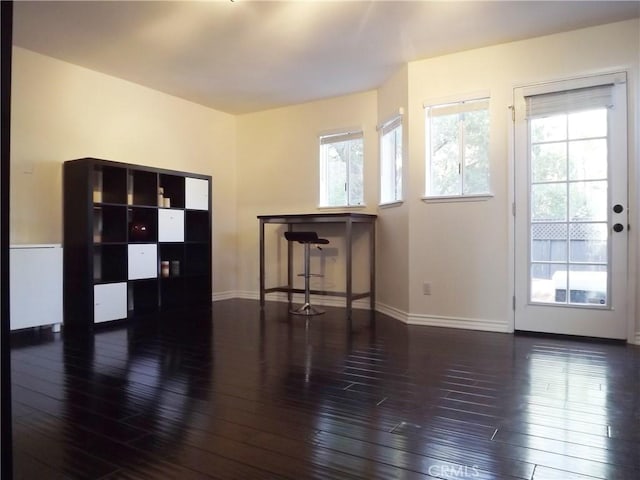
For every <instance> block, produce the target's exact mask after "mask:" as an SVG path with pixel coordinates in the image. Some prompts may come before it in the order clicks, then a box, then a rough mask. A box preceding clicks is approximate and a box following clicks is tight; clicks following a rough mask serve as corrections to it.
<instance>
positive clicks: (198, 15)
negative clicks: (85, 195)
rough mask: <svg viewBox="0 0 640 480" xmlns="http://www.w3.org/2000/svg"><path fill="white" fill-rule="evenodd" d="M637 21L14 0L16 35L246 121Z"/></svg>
mask: <svg viewBox="0 0 640 480" xmlns="http://www.w3.org/2000/svg"><path fill="white" fill-rule="evenodd" d="M638 16H640V1H542V2H539V1H533V2H531V1H494V2H486V1H464V2H462V1H426V0H425V1H302V0H298V1H277V2H267V1H248V0H235V1H233V2H232V1H230V0H220V1H205V2H191V1H177V2H159V1H137V2H124V1H106V2H96V1H70V2H57V1H44V2H35V1H18V2H16V3H15V5H14V32H13V34H14V44H15V45H18V46H20V47H23V48H26V49H29V50H33V51H36V52H40V53H43V54H45V55H49V56H51V57H55V58H59V59H61V60H65V61H67V62H71V63H74V64H77V65H81V66H83V67H86V68H89V69H92V70H96V71H99V72H103V73H106V74H109V75H113V76H116V77H120V78H122V79H126V80H129V81H132V82H135V83H138V84H141V85H145V86H148V87H150V88H153V89H156V90H159V91H162V92H166V93H168V94H171V95H175V96H178V97H181V98H185V99H188V100H191V101H194V102H197V103H200V104H203V105H206V106H209V107H212V108H215V109H217V110H221V111H226V112H229V113H245V112H252V111H258V110H264V109H267V108H273V107H278V106H283V105H289V104H295V103H303V102H307V101H312V100H317V99H320V98H327V97H333V96H338V95H344V94H349V93H354V92H360V91H365V90H369V89H372V88H376V87H378V86H380V85H381V84H382V83H383V82H384V81H385V80H386V79H388V78H389V76H391V75H392V74H393V73H395V72H396V71H397V70H398V69H399V68H400V66H401V65H402V64H404V63H406V62H409V61H412V60H417V59H422V58H428V57H433V56H438V55H443V54H448V53H452V52H457V51H462V50H467V49H471V48H476V47H482V46H488V45H493V44H498V43H504V42H509V41H513V40H520V39H524V38H530V37H535V36H540V35H546V34H550V33H555V32H561V31H568V30H573V29H577V28H582V27H587V26H592V25H596V24H603V23H610V22H614V21H619V20H624V19H629V18H634V17H638ZM639 41H640V39H639Z"/></svg>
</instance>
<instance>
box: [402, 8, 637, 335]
mask: <svg viewBox="0 0 640 480" xmlns="http://www.w3.org/2000/svg"><path fill="white" fill-rule="evenodd" d="M639 58H640V29H639V22H638V20H631V21H626V22H620V23H616V24H611V25H604V26H599V27H594V28H588V29H584V30H578V31H573V32H568V33H563V34H558V35H552V36H547V37H541V38H537V39H532V40H526V41H521V42H514V43H509V44H504V45H499V46H495V47H489V48H482V49H477V50H472V51H467V52H464V53H459V54H454V55H447V56H444V57H439V58H434V59H429V60H424V61H419V62H413V63H411V64H409V157H410V159H411V160H410V165H411V167H410V172H409V194H408V197H407V198H408V199H409V202H410V205H409V210H410V214H409V225H410V234H409V237H410V240H409V249H410V258H409V265H410V267H409V269H410V273H409V284H410V288H409V296H410V300H409V304H410V306H409V309H410V312H411V315H410V321H412V322H415V323H429V324H442V325H451V326H467V327H469V328H487V329H494V330H504V331H508V330H511V329H512V328H513V312H512V310H511V296H512V291H513V274H512V269H513V264H512V259H511V258H510V248H511V242H512V241H513V239H512V216H511V212H510V204H511V201H512V178H511V176H512V175H513V168H512V164H511V163H510V162H511V161H512V159H511V153H510V149H509V142H510V137H509V132H510V130H511V125H512V124H511V120H510V113H509V110H508V106H509V105H511V103H512V92H513V87H514V86H517V85H525V84H531V83H536V82H541V81H550V80H556V79H564V78H572V77H576V76H581V75H588V74H594V73H599V72H606V71H616V70H620V69H628V70H629V73H630V75H629V83H628V89H629V107H630V109H629V119H630V123H629V132H630V152H629V153H630V157H629V160H630V162H629V163H630V172H629V173H630V176H629V178H634V179H636V180H637V179H638V174H637V170H638V150H637V142H638V133H637V128H638V124H637V105H638V100H637V94H638V63H639ZM477 91H489V92H490V94H491V112H490V113H491V139H490V151H491V174H492V177H491V185H492V189H493V193H494V197H493V198H492V199H490V200H487V201H480V202H471V203H438V204H426V203H424V202H423V201H421V200H420V197H421V195H423V192H424V175H425V170H424V161H421V159H424V149H425V144H424V113H423V108H422V105H423V102H424V101H429V100H433V99H438V98H443V97H448V96H451V95H460V94H464V93H471V92H477ZM637 195H638V182H637V181H636V182H635V183H633V182H632V184H631V185H630V204H629V207H630V211H632V212H636V213H634V216H635V218H634V220H635V221H636V223H637V221H638V219H639V218H638V213H637V210H638V209H637V208H635V206H636V205H637V204H638V200H637V198H638V197H637ZM636 231H637V229H632V231H631V237H632V238H631V245H632V250H633V251H632V252H631V254H632V256H631V258H632V259H633V260H632V261H633V262H634V263H633V266H632V269H631V270H632V271H633V272H634V277H633V278H632V279H631V281H632V287H633V288H635V285H636V284H637V283H638V278H637V275H638V273H637V272H638V269H637V256H636V253H635V250H636V249H637V248H638V235H637V233H636ZM424 281H431V282H433V285H432V290H433V294H432V295H431V296H424V295H423V294H422V291H421V289H422V283H423V282H424ZM633 291H634V290H632V292H633ZM636 291H637V290H636ZM639 293H640V292H639ZM631 297H633V295H631ZM636 332H640V323H638V325H637V328H636Z"/></svg>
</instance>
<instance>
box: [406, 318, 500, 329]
mask: <svg viewBox="0 0 640 480" xmlns="http://www.w3.org/2000/svg"><path fill="white" fill-rule="evenodd" d="M407 323H408V324H409V325H424V326H428V327H446V328H460V329H465V330H481V331H485V332H498V333H510V332H511V330H510V329H509V325H508V324H507V323H504V322H498V321H495V320H486V319H481V318H464V317H442V316H433V315H412V314H409V318H408V321H407Z"/></svg>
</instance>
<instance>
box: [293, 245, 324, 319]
mask: <svg viewBox="0 0 640 480" xmlns="http://www.w3.org/2000/svg"><path fill="white" fill-rule="evenodd" d="M303 276H304V305H302V306H301V307H300V308H296V309H292V310H289V312H290V313H293V314H295V315H307V316H311V315H321V314H323V313H324V310H320V309H318V308H316V307H313V306H312V305H311V283H310V279H311V245H310V244H309V243H305V244H304V273H303Z"/></svg>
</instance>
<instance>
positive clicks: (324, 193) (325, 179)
mask: <svg viewBox="0 0 640 480" xmlns="http://www.w3.org/2000/svg"><path fill="white" fill-rule="evenodd" d="M345 141H360V142H362V170H363V172H362V178H361V182H362V188H363V192H362V199H361V201H358V200H357V199H352V198H350V195H349V192H350V184H351V176H350V173H351V168H350V162H351V159H350V158H347V170H346V180H345V183H344V188H345V190H346V192H347V194H346V199H347V201H346V203H344V204H331V203H329V196H330V195H329V190H330V188H331V186H332V185H333V184H332V179H331V178H329V169H328V159H327V149H326V148H325V145H331V144H333V143H339V142H345ZM318 143H319V157H320V175H319V179H320V199H319V204H318V206H319V208H344V207H363V206H364V132H363V130H362V129H346V130H342V131H339V132H332V133H325V134H321V135H320V136H319V142H318Z"/></svg>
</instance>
